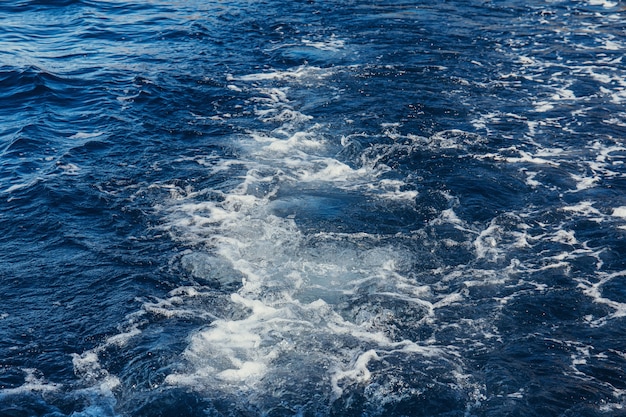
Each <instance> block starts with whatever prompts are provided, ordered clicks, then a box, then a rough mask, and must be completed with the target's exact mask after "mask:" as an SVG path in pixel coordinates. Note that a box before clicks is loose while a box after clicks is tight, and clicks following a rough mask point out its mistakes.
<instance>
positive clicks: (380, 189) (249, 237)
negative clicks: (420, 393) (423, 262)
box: [146, 67, 482, 397]
mask: <svg viewBox="0 0 626 417" xmlns="http://www.w3.org/2000/svg"><path fill="white" fill-rule="evenodd" d="M329 71H332V70H321V69H319V68H308V67H300V68H298V69H296V70H294V71H286V72H272V73H267V74H253V75H247V76H240V77H231V81H232V82H233V85H236V86H237V88H238V89H240V90H241V91H249V92H252V93H253V94H257V96H255V98H253V100H252V101H253V102H255V103H257V105H258V106H257V108H256V110H255V114H256V116H257V117H258V119H259V120H260V121H261V122H264V123H273V124H274V123H279V124H281V126H280V127H278V128H274V129H273V130H271V131H269V130H267V131H263V130H261V131H250V132H248V134H247V135H244V136H240V137H239V138H237V142H236V143H234V144H233V146H236V147H237V148H238V149H241V151H242V152H241V155H240V158H239V159H238V161H237V163H238V164H239V166H240V167H243V168H244V169H243V171H244V173H243V175H241V174H240V175H239V178H240V180H241V182H240V183H239V184H238V185H236V186H234V187H233V188H232V189H231V190H229V191H227V192H224V193H223V194H222V195H221V198H219V199H217V200H206V199H203V198H202V197H203V193H202V192H197V191H194V190H190V191H188V192H185V193H182V194H181V193H176V194H175V195H174V197H175V198H173V199H172V200H171V201H170V202H168V203H167V204H163V205H162V206H160V207H159V209H160V210H162V211H163V213H164V215H165V216H166V219H167V224H166V226H165V227H166V228H167V230H168V231H169V232H170V233H171V235H172V236H173V237H174V238H175V239H180V240H182V241H184V242H187V243H191V244H194V245H198V248H202V250H206V251H208V252H210V254H208V253H207V254H203V255H200V253H201V252H198V251H193V252H190V253H188V254H185V255H184V256H183V257H182V258H181V259H182V261H181V262H182V264H183V267H184V268H185V269H186V270H187V271H189V272H190V273H191V275H192V276H193V277H194V278H195V279H197V280H199V282H209V281H210V280H211V279H214V280H217V281H219V282H222V281H227V282H231V281H230V280H229V278H226V277H224V272H223V271H229V272H228V274H230V276H234V277H239V278H237V280H238V281H240V286H239V288H238V289H236V291H235V292H233V293H232V295H231V296H230V301H231V303H232V304H233V305H237V306H239V308H240V309H242V310H243V311H246V312H247V313H246V314H243V315H241V316H238V317H236V318H229V317H223V318H213V319H210V320H209V321H210V324H209V325H208V326H207V327H206V328H203V329H201V330H198V331H197V332H195V333H194V334H193V335H192V336H191V337H190V341H189V344H188V346H187V348H186V349H185V351H184V354H183V356H184V358H185V362H186V367H185V368H181V370H179V371H176V372H172V373H171V374H170V375H168V376H167V377H166V379H165V382H166V383H168V384H171V385H186V386H190V387H193V388H194V389H199V390H205V389H209V390H215V389H219V390H236V391H239V392H241V391H249V390H254V389H256V388H259V387H260V386H261V385H263V384H271V383H272V382H271V381H273V378H272V375H275V374H277V373H280V372H286V371H289V372H291V373H292V374H294V375H297V376H296V377H297V378H302V380H303V381H306V380H307V379H308V378H311V377H312V375H304V374H301V373H302V372H303V371H302V369H307V368H310V367H314V368H315V369H327V370H328V374H327V375H318V376H316V378H321V381H326V382H325V383H326V384H328V391H329V392H331V393H332V395H334V396H335V397H339V396H341V395H342V393H343V390H344V389H345V388H346V387H349V386H352V385H354V384H367V383H368V381H369V380H370V378H371V372H370V370H369V368H370V365H371V364H372V363H373V362H375V361H377V360H379V359H380V358H383V357H385V356H386V355H390V354H394V355H395V354H399V353H401V352H404V354H405V355H430V356H442V355H445V354H446V350H447V349H446V348H444V347H436V346H431V345H429V344H423V343H419V342H418V341H410V340H405V341H402V342H401V344H400V345H399V344H398V343H400V342H398V341H396V340H393V337H392V336H393V335H392V334H389V331H390V330H389V329H388V328H386V327H385V326H382V327H381V326H380V325H379V322H380V321H381V320H391V319H393V317H394V314H395V313H394V312H393V311H392V310H389V309H386V310H385V313H384V317H385V318H383V317H381V316H380V314H381V313H371V312H366V311H362V312H358V313H356V316H355V317H353V318H351V319H350V318H347V317H345V316H343V315H341V314H339V312H338V311H337V309H338V308H339V306H340V305H342V303H345V301H342V300H345V299H346V297H348V299H349V298H350V297H356V298H357V299H358V297H360V294H361V293H362V292H363V289H364V288H367V289H368V290H367V293H368V294H370V296H372V297H378V298H380V299H381V300H389V302H393V303H394V304H395V303H400V304H401V305H407V306H410V307H407V308H410V309H411V311H414V312H415V314H416V315H417V316H418V317H416V319H415V320H416V321H417V322H420V321H424V322H427V321H428V320H431V319H432V318H433V317H434V315H435V312H436V311H437V310H438V309H441V308H447V307H449V306H451V305H453V304H454V303H458V302H461V301H462V299H463V297H462V296H460V295H459V294H455V293H453V294H445V295H442V296H436V297H435V296H434V295H433V294H432V293H431V292H430V288H429V287H428V286H427V285H422V284H420V283H418V282H415V281H414V280H413V279H411V278H410V277H408V276H407V275H406V270H405V266H404V265H406V264H407V262H409V261H410V259H411V258H412V255H411V252H410V251H409V250H408V249H403V248H402V247H401V246H398V245H391V244H382V243H381V242H380V239H379V237H377V236H374V235H368V234H367V233H347V234H345V233H335V232H325V233H317V234H315V235H312V236H308V235H306V234H305V233H304V232H303V231H302V230H300V228H299V227H298V223H297V219H298V214H297V213H298V210H305V209H308V210H311V207H313V206H314V205H315V204H318V203H317V201H322V200H323V198H324V196H325V195H328V194H329V193H331V194H332V193H337V194H339V195H341V194H344V193H352V194H353V195H362V196H369V197H375V198H376V199H379V200H383V201H384V200H388V201H393V202H394V204H409V205H413V204H414V200H415V198H416V197H417V195H418V193H417V191H416V190H412V189H407V188H406V184H405V183H404V182H402V181H399V180H391V179H387V178H384V177H382V176H381V173H384V172H385V170H386V168H385V167H384V166H382V167H381V165H380V164H376V163H375V162H369V161H366V163H363V164H362V165H361V166H360V167H354V166H350V165H348V164H347V163H345V162H342V161H340V160H338V159H336V158H334V157H332V156H330V154H329V152H328V149H327V148H328V144H327V138H326V137H325V134H324V133H322V130H323V129H321V127H320V126H319V125H316V124H315V121H314V120H313V119H312V118H311V117H309V116H307V115H304V114H302V113H300V112H299V111H298V110H296V109H294V108H293V105H292V103H291V102H290V100H289V96H288V92H289V86H288V85H287V86H276V85H275V84H274V86H272V87H271V88H268V87H266V86H264V83H265V82H267V81H271V82H272V83H275V82H278V81H280V82H281V83H287V84H289V83H296V82H297V83H301V82H313V81H314V80H315V79H319V77H324V76H325V74H327V73H328V72H329ZM386 128H387V129H393V126H387V127H386ZM480 140H482V139H481V138H480V137H478V136H477V135H476V136H471V135H469V134H467V133H465V132H461V131H449V132H443V133H441V134H439V135H438V136H434V137H433V138H432V139H431V140H430V141H429V142H431V143H432V144H435V146H438V147H441V148H443V147H448V148H456V147H464V146H468V145H471V144H474V143H476V142H477V141H480ZM420 141H421V140H420V139H419V138H417V139H415V140H414V141H413V142H416V143H418V142H420ZM418 146H429V145H424V144H421V143H418ZM208 167H209V168H210V169H211V170H214V171H215V172H228V171H229V170H230V169H231V168H232V162H228V161H220V160H211V162H210V164H208ZM296 189H299V190H300V191H299V192H298V193H296V192H295V191H294V190H296ZM322 204H323V203H322ZM298 205H302V206H301V208H298ZM283 213H284V215H283ZM454 217H455V215H454V213H453V212H450V213H449V215H448V216H447V217H446V221H452V222H455V220H454ZM456 222H457V223H459V224H461V222H460V220H458V218H457V219H456ZM215 265H217V266H215ZM225 265H226V266H225ZM220 271H222V272H220ZM200 280H201V281H200ZM433 298H434V299H433ZM180 301H182V302H180ZM180 301H179V300H176V299H174V298H170V299H168V300H160V301H158V302H156V303H154V302H153V303H147V304H146V310H149V311H154V310H155V309H156V310H157V311H158V313H159V314H162V315H163V314H166V312H169V313H172V314H183V312H182V311H181V307H182V306H184V304H185V301H184V300H180ZM344 308H345V307H344ZM354 308H356V307H354ZM302 355H305V356H304V357H303V356H302ZM292 357H294V358H295V357H298V358H301V359H300V362H292V361H291V360H289V358H292ZM302 360H304V363H302V362H301V361H302ZM285 361H287V363H286V362H285ZM278 363H280V364H281V365H277V364H278ZM450 366H453V367H459V366H460V365H458V364H457V365H450ZM461 374H462V372H459V375H461ZM303 383H304V382H303Z"/></svg>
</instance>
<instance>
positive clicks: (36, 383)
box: [0, 368, 63, 400]
mask: <svg viewBox="0 0 626 417" xmlns="http://www.w3.org/2000/svg"><path fill="white" fill-rule="evenodd" d="M21 371H22V372H24V373H25V376H24V383H23V384H22V385H20V386H19V387H15V388H3V389H0V400H2V399H3V397H10V396H14V395H20V394H28V393H33V392H38V393H48V392H55V391H58V390H60V389H61V388H62V387H63V386H62V385H61V384H56V383H53V382H49V381H46V379H45V378H44V377H43V375H42V374H41V372H40V371H39V370H37V369H34V368H23V369H21Z"/></svg>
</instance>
